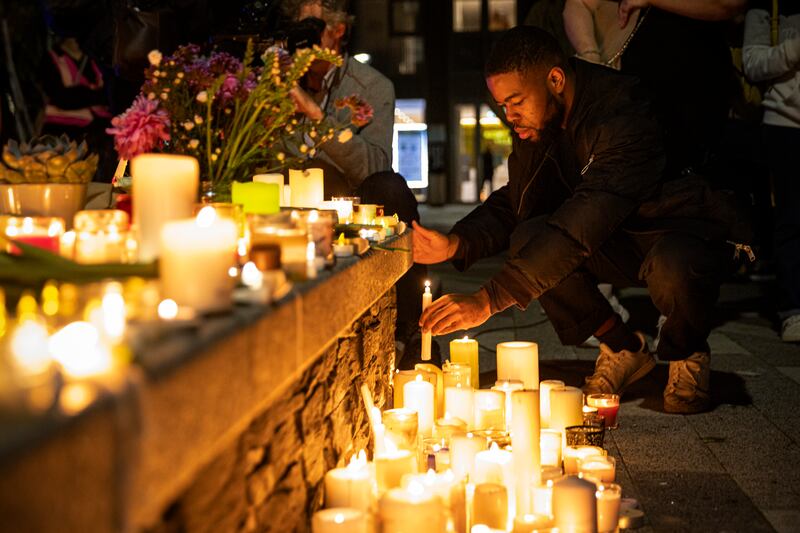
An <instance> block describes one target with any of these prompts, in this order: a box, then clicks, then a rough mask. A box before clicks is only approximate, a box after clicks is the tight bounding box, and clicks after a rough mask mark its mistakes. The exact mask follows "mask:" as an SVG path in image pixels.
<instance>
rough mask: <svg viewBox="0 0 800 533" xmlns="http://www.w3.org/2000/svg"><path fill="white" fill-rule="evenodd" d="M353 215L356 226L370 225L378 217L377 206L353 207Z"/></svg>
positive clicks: (361, 205) (359, 205)
mask: <svg viewBox="0 0 800 533" xmlns="http://www.w3.org/2000/svg"><path fill="white" fill-rule="evenodd" d="M354 209H355V213H354V215H353V216H354V218H355V222H356V224H363V225H365V226H369V225H372V223H373V221H374V220H375V217H377V216H378V205H377V204H361V203H359V204H358V207H356V206H354Z"/></svg>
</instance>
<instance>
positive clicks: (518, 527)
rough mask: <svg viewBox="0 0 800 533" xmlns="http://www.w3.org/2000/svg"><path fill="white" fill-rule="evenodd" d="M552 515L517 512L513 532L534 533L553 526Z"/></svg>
mask: <svg viewBox="0 0 800 533" xmlns="http://www.w3.org/2000/svg"><path fill="white" fill-rule="evenodd" d="M553 524H554V522H553V517H551V516H549V515H545V514H518V515H517V516H516V517H515V518H514V529H513V530H512V531H513V533H536V532H537V531H547V530H550V529H551V528H552V527H553Z"/></svg>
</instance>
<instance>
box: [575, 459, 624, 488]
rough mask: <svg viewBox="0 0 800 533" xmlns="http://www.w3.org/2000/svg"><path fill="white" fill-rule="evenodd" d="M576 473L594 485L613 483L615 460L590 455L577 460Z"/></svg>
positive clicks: (615, 469)
mask: <svg viewBox="0 0 800 533" xmlns="http://www.w3.org/2000/svg"><path fill="white" fill-rule="evenodd" d="M578 473H579V474H580V475H581V476H583V477H584V478H585V479H588V480H589V481H594V482H595V483H614V478H615V477H616V473H617V464H616V460H615V459H614V458H613V457H608V456H606V455H591V456H589V457H585V458H579V459H578Z"/></svg>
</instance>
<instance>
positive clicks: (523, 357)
mask: <svg viewBox="0 0 800 533" xmlns="http://www.w3.org/2000/svg"><path fill="white" fill-rule="evenodd" d="M497 379H518V380H520V381H522V383H523V384H524V385H525V388H526V389H529V390H534V389H536V390H538V389H539V347H538V346H537V345H536V343H535V342H520V341H513V342H501V343H500V344H498V345H497Z"/></svg>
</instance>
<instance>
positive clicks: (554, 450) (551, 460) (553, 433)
mask: <svg viewBox="0 0 800 533" xmlns="http://www.w3.org/2000/svg"><path fill="white" fill-rule="evenodd" d="M561 441H562V437H561V432H560V431H558V430H557V429H543V430H542V431H541V433H540V437H539V448H540V449H541V451H542V465H548V466H557V467H559V468H560V467H561Z"/></svg>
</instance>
